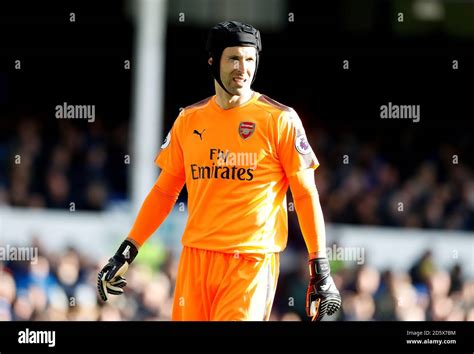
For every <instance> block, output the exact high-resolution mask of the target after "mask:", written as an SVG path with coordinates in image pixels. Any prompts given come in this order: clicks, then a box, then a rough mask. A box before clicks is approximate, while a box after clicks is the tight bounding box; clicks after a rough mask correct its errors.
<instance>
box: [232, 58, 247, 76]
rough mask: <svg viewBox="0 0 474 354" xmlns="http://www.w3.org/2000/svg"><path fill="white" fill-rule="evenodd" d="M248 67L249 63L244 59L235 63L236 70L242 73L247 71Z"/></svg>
mask: <svg viewBox="0 0 474 354" xmlns="http://www.w3.org/2000/svg"><path fill="white" fill-rule="evenodd" d="M247 65H248V63H247V62H246V61H245V60H244V59H241V60H235V61H234V69H235V70H238V71H239V72H241V73H244V72H245V71H247Z"/></svg>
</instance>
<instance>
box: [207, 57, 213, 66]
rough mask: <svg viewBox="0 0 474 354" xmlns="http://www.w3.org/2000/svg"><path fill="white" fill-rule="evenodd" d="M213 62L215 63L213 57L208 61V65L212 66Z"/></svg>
mask: <svg viewBox="0 0 474 354" xmlns="http://www.w3.org/2000/svg"><path fill="white" fill-rule="evenodd" d="M212 62H213V60H212V57H210V58H209V59H207V63H208V64H209V65H212Z"/></svg>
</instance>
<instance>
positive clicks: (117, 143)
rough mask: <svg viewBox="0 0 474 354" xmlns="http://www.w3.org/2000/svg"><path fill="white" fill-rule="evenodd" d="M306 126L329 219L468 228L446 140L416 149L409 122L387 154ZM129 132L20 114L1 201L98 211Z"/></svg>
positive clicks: (112, 197) (372, 143)
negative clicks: (426, 151)
mask: <svg viewBox="0 0 474 354" xmlns="http://www.w3.org/2000/svg"><path fill="white" fill-rule="evenodd" d="M307 130H308V138H309V140H310V142H311V143H312V145H313V146H314V149H315V151H316V153H317V156H318V159H319V161H320V163H321V168H319V169H318V170H317V173H316V183H317V186H318V190H319V194H320V198H321V203H322V206H323V210H324V215H325V219H326V221H328V222H335V223H349V224H364V225H386V226H398V227H413V228H438V229H439V228H441V229H453V230H473V229H474V173H473V170H472V168H471V167H470V166H469V165H468V164H466V162H465V161H466V158H465V154H464V155H463V156H461V157H459V156H458V155H456V154H459V149H456V148H455V147H454V146H453V145H450V144H449V143H438V142H437V143H436V144H435V145H434V146H435V148H436V151H431V153H430V154H425V155H420V154H413V153H411V152H410V151H411V150H413V149H414V147H415V146H417V145H416V142H415V141H414V139H413V137H412V136H410V133H411V131H410V130H409V129H408V131H407V132H405V133H403V132H402V133H401V134H402V135H401V136H400V137H399V141H400V146H397V147H396V149H395V148H394V147H393V146H389V147H388V150H389V151H388V152H387V147H386V146H385V147H384V146H383V144H381V143H380V141H377V140H376V139H375V140H374V139H369V138H367V139H366V138H359V139H358V138H357V134H355V133H354V134H347V133H344V132H338V133H335V132H329V131H328V130H327V129H319V128H318V129H307ZM127 137H128V129H127V125H126V123H125V122H118V123H117V122H111V124H110V126H108V125H107V124H106V123H104V122H102V121H101V119H100V117H98V119H96V120H95V122H94V123H93V124H89V123H87V122H86V121H83V122H76V121H73V120H57V119H55V120H53V122H51V119H48V120H46V121H45V120H42V119H41V118H40V117H27V116H25V117H24V118H22V119H20V120H19V123H18V124H17V125H16V126H15V128H14V132H12V134H11V135H9V136H8V138H6V139H3V138H2V139H0V205H2V204H4V205H5V204H6V205H12V206H20V207H35V208H71V206H72V204H71V203H74V205H73V206H74V208H75V209H76V210H105V209H107V208H111V207H113V206H114V205H116V204H117V203H118V202H123V201H126V200H127V174H128V168H127V167H128V166H129V164H130V163H131V162H132V161H131V158H130V156H129V154H128V152H127ZM397 139H398V138H397ZM467 139H468V140H469V138H467ZM397 141H398V140H397ZM469 141H470V140H469ZM460 143H462V142H460ZM390 154H391V155H392V157H393V156H395V157H396V158H395V159H394V158H392V159H390V158H387V157H388V156H389V155H390ZM127 156H128V158H127ZM456 156H457V157H456ZM150 163H152V162H150ZM401 166H403V168H401ZM180 198H181V199H185V195H181V197H180Z"/></svg>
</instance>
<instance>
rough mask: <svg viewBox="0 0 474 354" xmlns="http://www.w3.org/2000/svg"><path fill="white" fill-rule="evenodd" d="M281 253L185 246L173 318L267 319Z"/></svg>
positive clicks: (200, 319) (205, 319)
mask: <svg viewBox="0 0 474 354" xmlns="http://www.w3.org/2000/svg"><path fill="white" fill-rule="evenodd" d="M279 267H280V264H279V254H278V253H268V254H263V255H260V254H258V255H247V254H238V253H236V254H231V253H221V252H215V251H208V250H203V249H197V248H190V247H184V249H183V252H182V254H181V259H180V262H179V269H178V276H177V280H176V287H175V293H174V301H173V315H172V319H173V321H263V320H265V321H268V319H269V317H270V311H271V308H272V305H273V298H274V297H275V290H276V285H277V281H278V274H279Z"/></svg>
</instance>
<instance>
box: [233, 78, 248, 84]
mask: <svg viewBox="0 0 474 354" xmlns="http://www.w3.org/2000/svg"><path fill="white" fill-rule="evenodd" d="M232 80H234V82H235V83H237V84H239V85H243V84H244V83H245V82H247V79H245V78H243V77H234V78H233V79H232Z"/></svg>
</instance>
